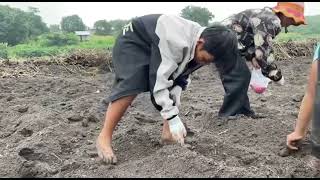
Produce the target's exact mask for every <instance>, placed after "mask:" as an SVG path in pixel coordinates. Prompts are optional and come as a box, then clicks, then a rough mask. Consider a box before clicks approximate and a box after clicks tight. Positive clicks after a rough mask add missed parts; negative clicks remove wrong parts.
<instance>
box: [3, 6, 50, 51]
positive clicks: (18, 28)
mask: <svg viewBox="0 0 320 180" xmlns="http://www.w3.org/2000/svg"><path fill="white" fill-rule="evenodd" d="M36 12H39V11H38V10H37V11H36V8H34V9H32V11H29V12H25V11H22V10H20V9H18V8H11V7H9V6H0V43H1V42H2V43H8V44H9V45H16V44H18V43H21V42H23V41H25V40H27V39H30V38H33V37H35V36H38V35H40V34H42V33H45V32H48V28H47V26H46V24H45V23H44V22H43V21H42V18H41V17H40V16H38V15H36V14H35V13H36Z"/></svg>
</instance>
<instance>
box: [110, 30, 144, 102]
mask: <svg viewBox="0 0 320 180" xmlns="http://www.w3.org/2000/svg"><path fill="white" fill-rule="evenodd" d="M149 46H150V45H148V43H146V42H145V41H144V40H142V39H141V38H140V37H139V35H138V34H136V33H135V32H126V34H125V35H120V36H119V37H118V38H117V40H116V43H115V45H114V47H113V52H112V63H113V67H114V73H115V79H114V84H113V88H112V91H111V95H110V96H109V98H108V102H113V101H115V100H117V99H119V98H121V97H124V96H129V95H137V94H139V93H143V92H147V91H150V88H149V64H150V47H149Z"/></svg>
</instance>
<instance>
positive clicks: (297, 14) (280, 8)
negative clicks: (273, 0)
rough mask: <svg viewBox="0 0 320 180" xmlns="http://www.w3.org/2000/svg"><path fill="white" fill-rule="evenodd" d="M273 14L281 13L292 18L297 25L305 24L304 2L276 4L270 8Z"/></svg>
mask: <svg viewBox="0 0 320 180" xmlns="http://www.w3.org/2000/svg"><path fill="white" fill-rule="evenodd" d="M272 9H273V11H274V12H276V13H278V12H281V13H282V14H283V15H285V16H286V17H290V18H293V19H294V21H295V22H296V24H297V25H300V24H306V22H305V18H304V2H278V4H277V6H276V7H274V8H272Z"/></svg>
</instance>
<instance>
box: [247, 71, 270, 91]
mask: <svg viewBox="0 0 320 180" xmlns="http://www.w3.org/2000/svg"><path fill="white" fill-rule="evenodd" d="M270 81H271V80H270V79H269V78H267V77H265V76H264V75H263V74H262V72H261V69H254V68H253V70H252V71H251V80H250V87H251V89H252V90H253V91H254V92H255V93H258V94H262V93H263V92H264V91H265V90H266V89H267V87H268V84H269V82H270Z"/></svg>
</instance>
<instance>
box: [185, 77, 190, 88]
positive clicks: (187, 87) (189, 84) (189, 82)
mask: <svg viewBox="0 0 320 180" xmlns="http://www.w3.org/2000/svg"><path fill="white" fill-rule="evenodd" d="M187 81H188V84H187V87H186V89H188V87H189V86H190V84H191V78H190V77H189V78H188V79H187Z"/></svg>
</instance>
